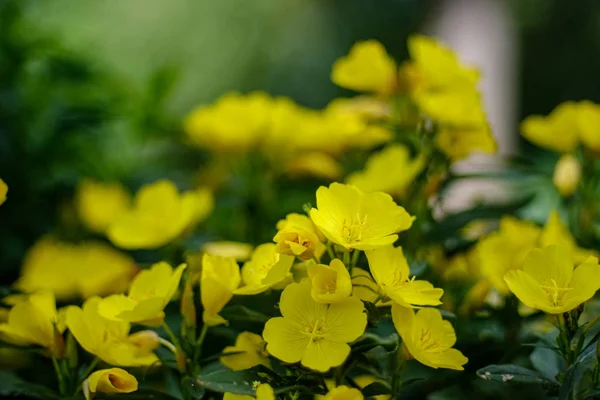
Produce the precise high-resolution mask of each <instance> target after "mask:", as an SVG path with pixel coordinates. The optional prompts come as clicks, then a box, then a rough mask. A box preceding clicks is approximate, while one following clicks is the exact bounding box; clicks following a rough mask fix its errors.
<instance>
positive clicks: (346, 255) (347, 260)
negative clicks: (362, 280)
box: [343, 251, 351, 269]
mask: <svg viewBox="0 0 600 400" xmlns="http://www.w3.org/2000/svg"><path fill="white" fill-rule="evenodd" d="M343 257H344V260H343V261H344V265H345V266H346V268H348V269H350V268H351V266H350V253H349V252H348V251H344V256H343Z"/></svg>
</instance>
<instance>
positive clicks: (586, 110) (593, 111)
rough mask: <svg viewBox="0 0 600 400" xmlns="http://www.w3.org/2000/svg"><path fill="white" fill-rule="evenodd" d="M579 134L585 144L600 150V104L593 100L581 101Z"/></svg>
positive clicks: (592, 148) (578, 120)
mask: <svg viewBox="0 0 600 400" xmlns="http://www.w3.org/2000/svg"><path fill="white" fill-rule="evenodd" d="M577 122H578V125H579V135H580V138H581V142H582V143H583V145H584V146H585V147H587V148H589V149H591V150H594V151H596V152H598V151H600V131H599V128H598V127H599V126H600V105H598V104H595V103H593V102H591V101H582V102H580V103H579V113H578V119H577Z"/></svg>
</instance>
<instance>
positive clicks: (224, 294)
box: [200, 254, 241, 326]
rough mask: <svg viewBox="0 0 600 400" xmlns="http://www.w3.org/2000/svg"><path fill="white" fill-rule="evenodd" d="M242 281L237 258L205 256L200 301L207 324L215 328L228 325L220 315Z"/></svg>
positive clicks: (203, 317)
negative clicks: (215, 326)
mask: <svg viewBox="0 0 600 400" xmlns="http://www.w3.org/2000/svg"><path fill="white" fill-rule="evenodd" d="M240 281H241V277H240V267H239V266H238V264H237V262H236V261H235V258H233V257H221V256H215V255H210V254H204V257H203V258H202V277H201V278H200V299H201V301H202V307H203V308H204V312H203V314H202V319H203V320H204V323H205V324H208V325H210V326H213V325H219V324H224V323H227V321H226V320H225V319H224V318H223V317H221V316H220V315H219V313H220V312H221V310H222V309H223V307H225V305H226V304H227V303H228V302H229V300H231V298H232V297H233V291H234V290H236V289H237V287H238V286H239V285H240Z"/></svg>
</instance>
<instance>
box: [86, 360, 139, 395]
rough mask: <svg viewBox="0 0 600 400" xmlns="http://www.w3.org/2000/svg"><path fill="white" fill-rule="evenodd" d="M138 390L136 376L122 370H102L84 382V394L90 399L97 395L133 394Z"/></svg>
mask: <svg viewBox="0 0 600 400" xmlns="http://www.w3.org/2000/svg"><path fill="white" fill-rule="evenodd" d="M137 389H138V381H137V379H135V376H133V375H131V374H130V373H129V372H127V371H125V370H123V369H121V368H110V369H101V370H98V371H96V372H93V373H92V374H91V375H90V376H89V377H88V378H87V379H86V380H85V381H84V382H83V394H84V396H85V398H86V399H90V398H91V397H92V395H93V394H95V393H132V392H135V391H136V390H137Z"/></svg>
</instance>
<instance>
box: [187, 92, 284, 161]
mask: <svg viewBox="0 0 600 400" xmlns="http://www.w3.org/2000/svg"><path fill="white" fill-rule="evenodd" d="M271 104H272V99H271V98H270V97H269V95H267V94H266V93H263V92H254V93H250V94H239V93H227V94H225V95H223V96H222V97H221V98H219V99H218V100H217V101H216V102H215V103H214V104H212V105H208V106H206V105H203V106H199V107H198V108H196V109H195V110H193V111H192V112H191V113H190V114H189V115H188V116H187V117H186V119H185V121H184V124H183V128H184V131H185V132H186V134H187V136H188V138H189V139H190V140H191V142H192V143H193V144H194V145H197V146H199V147H203V148H206V149H208V150H211V151H214V152H219V153H223V152H225V153H231V152H234V153H235V152H246V151H250V150H251V149H252V148H254V147H255V146H257V145H258V142H259V141H260V139H261V135H262V134H264V133H265V131H266V129H267V128H268V124H269V120H270V115H271V107H272V105H271Z"/></svg>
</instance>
